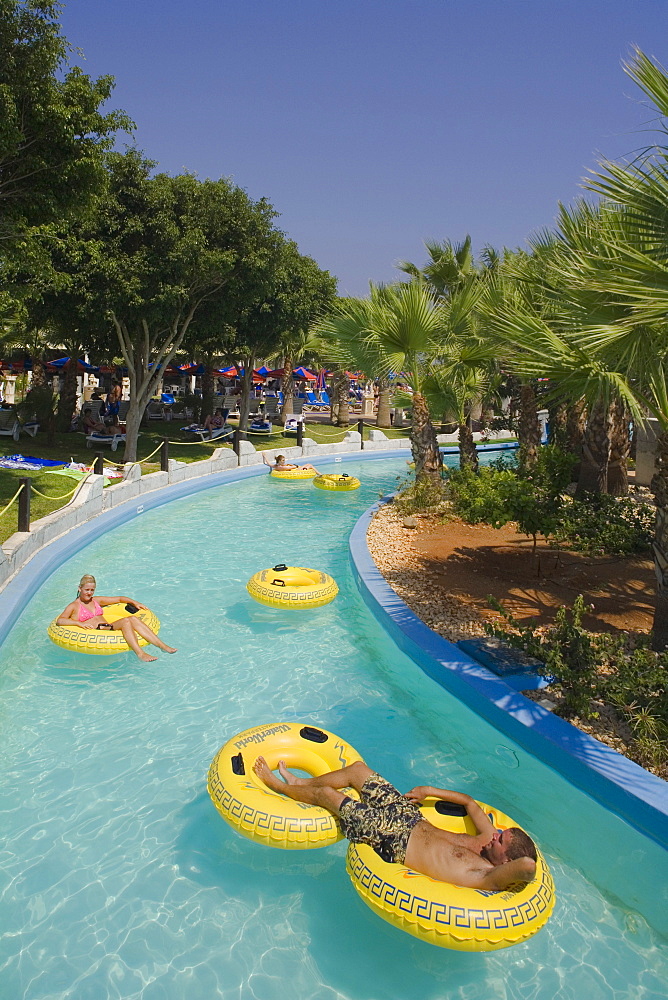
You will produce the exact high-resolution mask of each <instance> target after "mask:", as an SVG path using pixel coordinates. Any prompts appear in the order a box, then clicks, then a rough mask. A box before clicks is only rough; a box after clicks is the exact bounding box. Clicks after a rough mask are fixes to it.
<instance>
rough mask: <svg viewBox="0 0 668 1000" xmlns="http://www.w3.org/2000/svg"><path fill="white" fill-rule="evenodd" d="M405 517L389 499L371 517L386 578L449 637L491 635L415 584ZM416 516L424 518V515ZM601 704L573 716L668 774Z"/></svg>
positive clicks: (416, 558)
mask: <svg viewBox="0 0 668 1000" xmlns="http://www.w3.org/2000/svg"><path fill="white" fill-rule="evenodd" d="M404 520H405V516H404V515H402V514H399V512H398V511H397V510H396V508H395V507H394V506H393V505H392V504H385V505H384V506H382V507H381V508H380V510H379V511H378V513H377V514H376V516H375V517H374V518H373V520H372V521H371V524H370V525H369V530H368V532H367V544H368V546H369V551H370V553H371V556H372V558H373V560H374V562H375V563H376V566H377V567H378V569H379V570H380V572H381V573H382V574H383V576H384V577H385V579H386V580H387V582H388V583H389V584H390V586H391V587H392V589H393V590H395V591H396V593H397V594H398V595H399V597H401V598H402V600H404V601H405V602H406V604H407V605H408V606H409V608H410V609H411V610H412V611H413V612H414V613H415V614H416V615H417V616H418V618H420V619H421V620H422V621H423V622H424V623H425V624H426V625H428V626H429V628H431V629H433V630H434V631H435V632H438V634H439V635H442V636H443V638H445V639H449V640H450V642H458V641H459V640H460V639H469V638H471V636H484V635H486V634H487V633H486V632H485V629H484V626H483V622H482V619H481V617H480V616H479V615H478V614H477V613H476V611H475V609H472V608H471V607H469V606H468V605H467V603H466V602H465V601H463V600H459V599H457V598H454V597H451V596H449V595H447V594H444V593H443V591H442V588H441V587H440V586H439V585H438V584H436V583H435V581H433V580H430V579H429V578H428V577H426V576H423V577H422V580H423V583H421V584H420V585H416V583H415V570H416V569H419V568H421V567H423V565H424V564H423V560H422V558H421V556H420V554H419V553H418V551H417V550H416V549H415V547H414V546H413V545H412V544H411V538H412V537H414V536H415V530H416V529H415V527H405V526H404V523H403V522H404ZM414 521H415V522H416V523H417V522H418V521H419V515H417V517H416V518H414ZM523 693H524V694H525V695H526V696H527V697H529V698H531V699H532V700H534V701H539V700H540V699H541V698H544V697H546V696H547V697H549V698H550V699H551V700H552V701H553V703H554V707H555V708H557V707H559V704H560V702H561V701H562V699H561V697H560V696H559V694H558V693H557V692H552V691H550V690H546V691H542V692H535V691H527V692H523ZM596 708H597V710H598V711H599V717H598V718H594V719H587V720H585V719H580V718H572V719H569V720H568V721H569V722H571V724H572V725H574V726H577V728H579V729H581V730H582V731H583V732H586V733H589V735H590V736H594V737H595V738H596V739H598V740H600V741H601V742H602V743H605V744H607V745H608V746H610V747H612V748H613V750H617V752H618V753H621V754H624V756H626V757H629V758H630V759H631V760H634V761H635V762H636V763H637V764H640V765H641V767H645V768H647V770H649V771H652V772H653V773H654V774H657V775H658V776H659V777H662V778H667V777H668V769H667V768H666V767H665V765H662V764H658V765H657V764H654V762H653V761H651V760H649V759H648V758H647V755H646V754H645V753H643V750H642V748H641V747H640V746H639V745H638V743H637V741H636V740H634V738H633V734H632V732H631V730H630V729H629V727H628V725H627V724H626V723H625V722H624V720H622V719H620V718H618V717H617V716H616V714H615V712H614V710H613V709H612V708H610V707H609V706H604V705H597V706H596Z"/></svg>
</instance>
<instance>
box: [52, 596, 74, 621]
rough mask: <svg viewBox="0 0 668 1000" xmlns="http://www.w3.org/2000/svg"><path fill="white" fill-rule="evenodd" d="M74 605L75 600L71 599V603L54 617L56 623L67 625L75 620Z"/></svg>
mask: <svg viewBox="0 0 668 1000" xmlns="http://www.w3.org/2000/svg"><path fill="white" fill-rule="evenodd" d="M76 606H77V602H76V601H72V603H71V604H68V605H67V607H66V608H65V610H64V611H63V613H62V615H58V617H57V618H56V625H69V624H70V623H71V622H72V621H76V615H75V612H76Z"/></svg>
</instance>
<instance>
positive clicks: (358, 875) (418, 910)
mask: <svg viewBox="0 0 668 1000" xmlns="http://www.w3.org/2000/svg"><path fill="white" fill-rule="evenodd" d="M478 805H479V806H480V807H481V809H483V810H484V811H485V812H486V813H487V815H488V816H489V817H490V820H491V821H492V823H493V824H494V826H495V827H496V828H497V829H499V830H506V829H508V828H509V827H511V826H518V824H517V823H515V822H514V821H513V820H512V819H510V817H508V816H506V815H505V814H504V813H502V812H500V811H499V810H498V809H494V808H493V807H492V806H488V805H486V804H485V803H484V802H479V803H478ZM440 809H444V810H448V811H450V810H451V809H452V807H451V806H450V804H449V803H443V802H441V801H436V800H433V799H430V800H427V803H426V804H425V805H423V806H421V812H422V815H423V816H424V818H425V819H426V820H428V821H429V822H430V823H431V824H433V826H437V827H439V828H440V829H442V830H450V831H452V832H453V833H469V834H471V835H473V836H475V834H476V832H477V831H476V829H475V826H474V825H473V822H472V821H471V819H470V818H469V817H468V815H467V816H453V815H449V814H448V812H441V811H440ZM346 868H347V870H348V874H349V875H350V878H351V880H352V883H353V885H354V886H355V888H356V889H357V892H358V893H359V894H360V896H361V897H362V899H363V900H364V902H365V903H366V904H367V906H370V907H371V909H372V910H373V911H374V913H375V914H377V916H379V917H382V918H383V920H387V921H388V922H389V923H391V924H394V926H395V927H399V928H400V929H401V930H403V931H407V933H408V934H413V935H414V936H415V937H419V938H421V939H422V940H423V941H428V942H430V943H431V944H435V945H439V946H440V947H442V948H453V949H455V950H457V951H495V950H497V949H499V948H508V947H509V946H510V945H513V944H518V943H519V942H520V941H525V940H526V939H527V938H529V937H531V936H532V934H535V933H536V932H537V931H539V930H540V929H541V927H543V926H544V924H545V923H547V920H548V918H549V916H550V914H551V913H552V909H553V907H554V882H553V881H552V876H551V874H550V870H549V868H548V867H547V864H546V863H545V859H544V858H543V856H542V855H541V853H540V851H538V860H537V863H536V875H535V877H534V878H533V879H532V880H531V882H527V883H525V884H522V885H521V887H518V889H517V891H513V890H512V889H505V890H503V891H501V892H489V891H488V890H484V891H483V890H481V889H469V888H466V887H463V886H457V885H451V884H450V883H449V882H438V881H436V880H435V879H432V878H429V877H428V876H426V875H421V874H420V873H419V872H415V871H412V870H411V869H410V868H407V867H406V866H405V865H398V864H388V863H387V862H385V861H383V860H382V859H381V858H380V857H379V856H378V855H377V854H376V852H375V851H374V850H373V849H372V848H371V847H368V846H367V845H366V844H350V846H349V848H348V854H347V857H346Z"/></svg>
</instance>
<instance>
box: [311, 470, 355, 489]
mask: <svg viewBox="0 0 668 1000" xmlns="http://www.w3.org/2000/svg"><path fill="white" fill-rule="evenodd" d="M313 485H314V486H317V487H318V489H319V490H357V489H359V487H360V481H359V479H356V478H355V476H349V475H348V473H347V472H344V473H343V474H342V475H340V476H335V475H326V476H316V477H315V479H314V480H313Z"/></svg>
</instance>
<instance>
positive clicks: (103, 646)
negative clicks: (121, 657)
mask: <svg viewBox="0 0 668 1000" xmlns="http://www.w3.org/2000/svg"><path fill="white" fill-rule="evenodd" d="M102 614H103V615H104V619H105V621H107V622H109V623H110V624H111V623H112V622H115V621H118V620H119V619H120V618H128V617H130V612H128V610H127V608H126V606H125V604H108V605H107V606H106V608H103V609H102ZM132 617H134V618H140V619H141V620H142V621H143V622H145V623H146V624H147V625H148V627H149V628H150V629H152V631H153V632H155V633H156V634H157V632H158V630H159V628H160V621H159V620H158V618H157V617H156V615H154V614H153V612H152V611H149V609H148V608H140V609H139V611H136V612H134V613H133V614H132ZM57 621H58V619H57V618H54V620H53V621H52V622H51V624H50V625H49V627H48V628H47V630H46V634H47V635H48V637H49V639H51V642H55V644H56V646H62V648H63V649H69V650H70V651H71V652H73V653H96V654H98V655H99V656H111V655H112V654H113V653H127V651H128V650H129V649H130V647H129V646H128V644H127V642H126V641H125V639H124V638H123V633H122V632H119V631H117V630H116V629H114V630H113V631H111V630H109V629H102V630H101V631H98V630H97V629H89V628H81V627H80V626H78V625H76V624H75V622H72V624H71V625H57V624H56V622H57ZM137 642H138V643H139V645H140V646H147V645H148V642H147V641H146V639H143V638H142V637H141V636H139V635H138V636H137Z"/></svg>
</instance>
